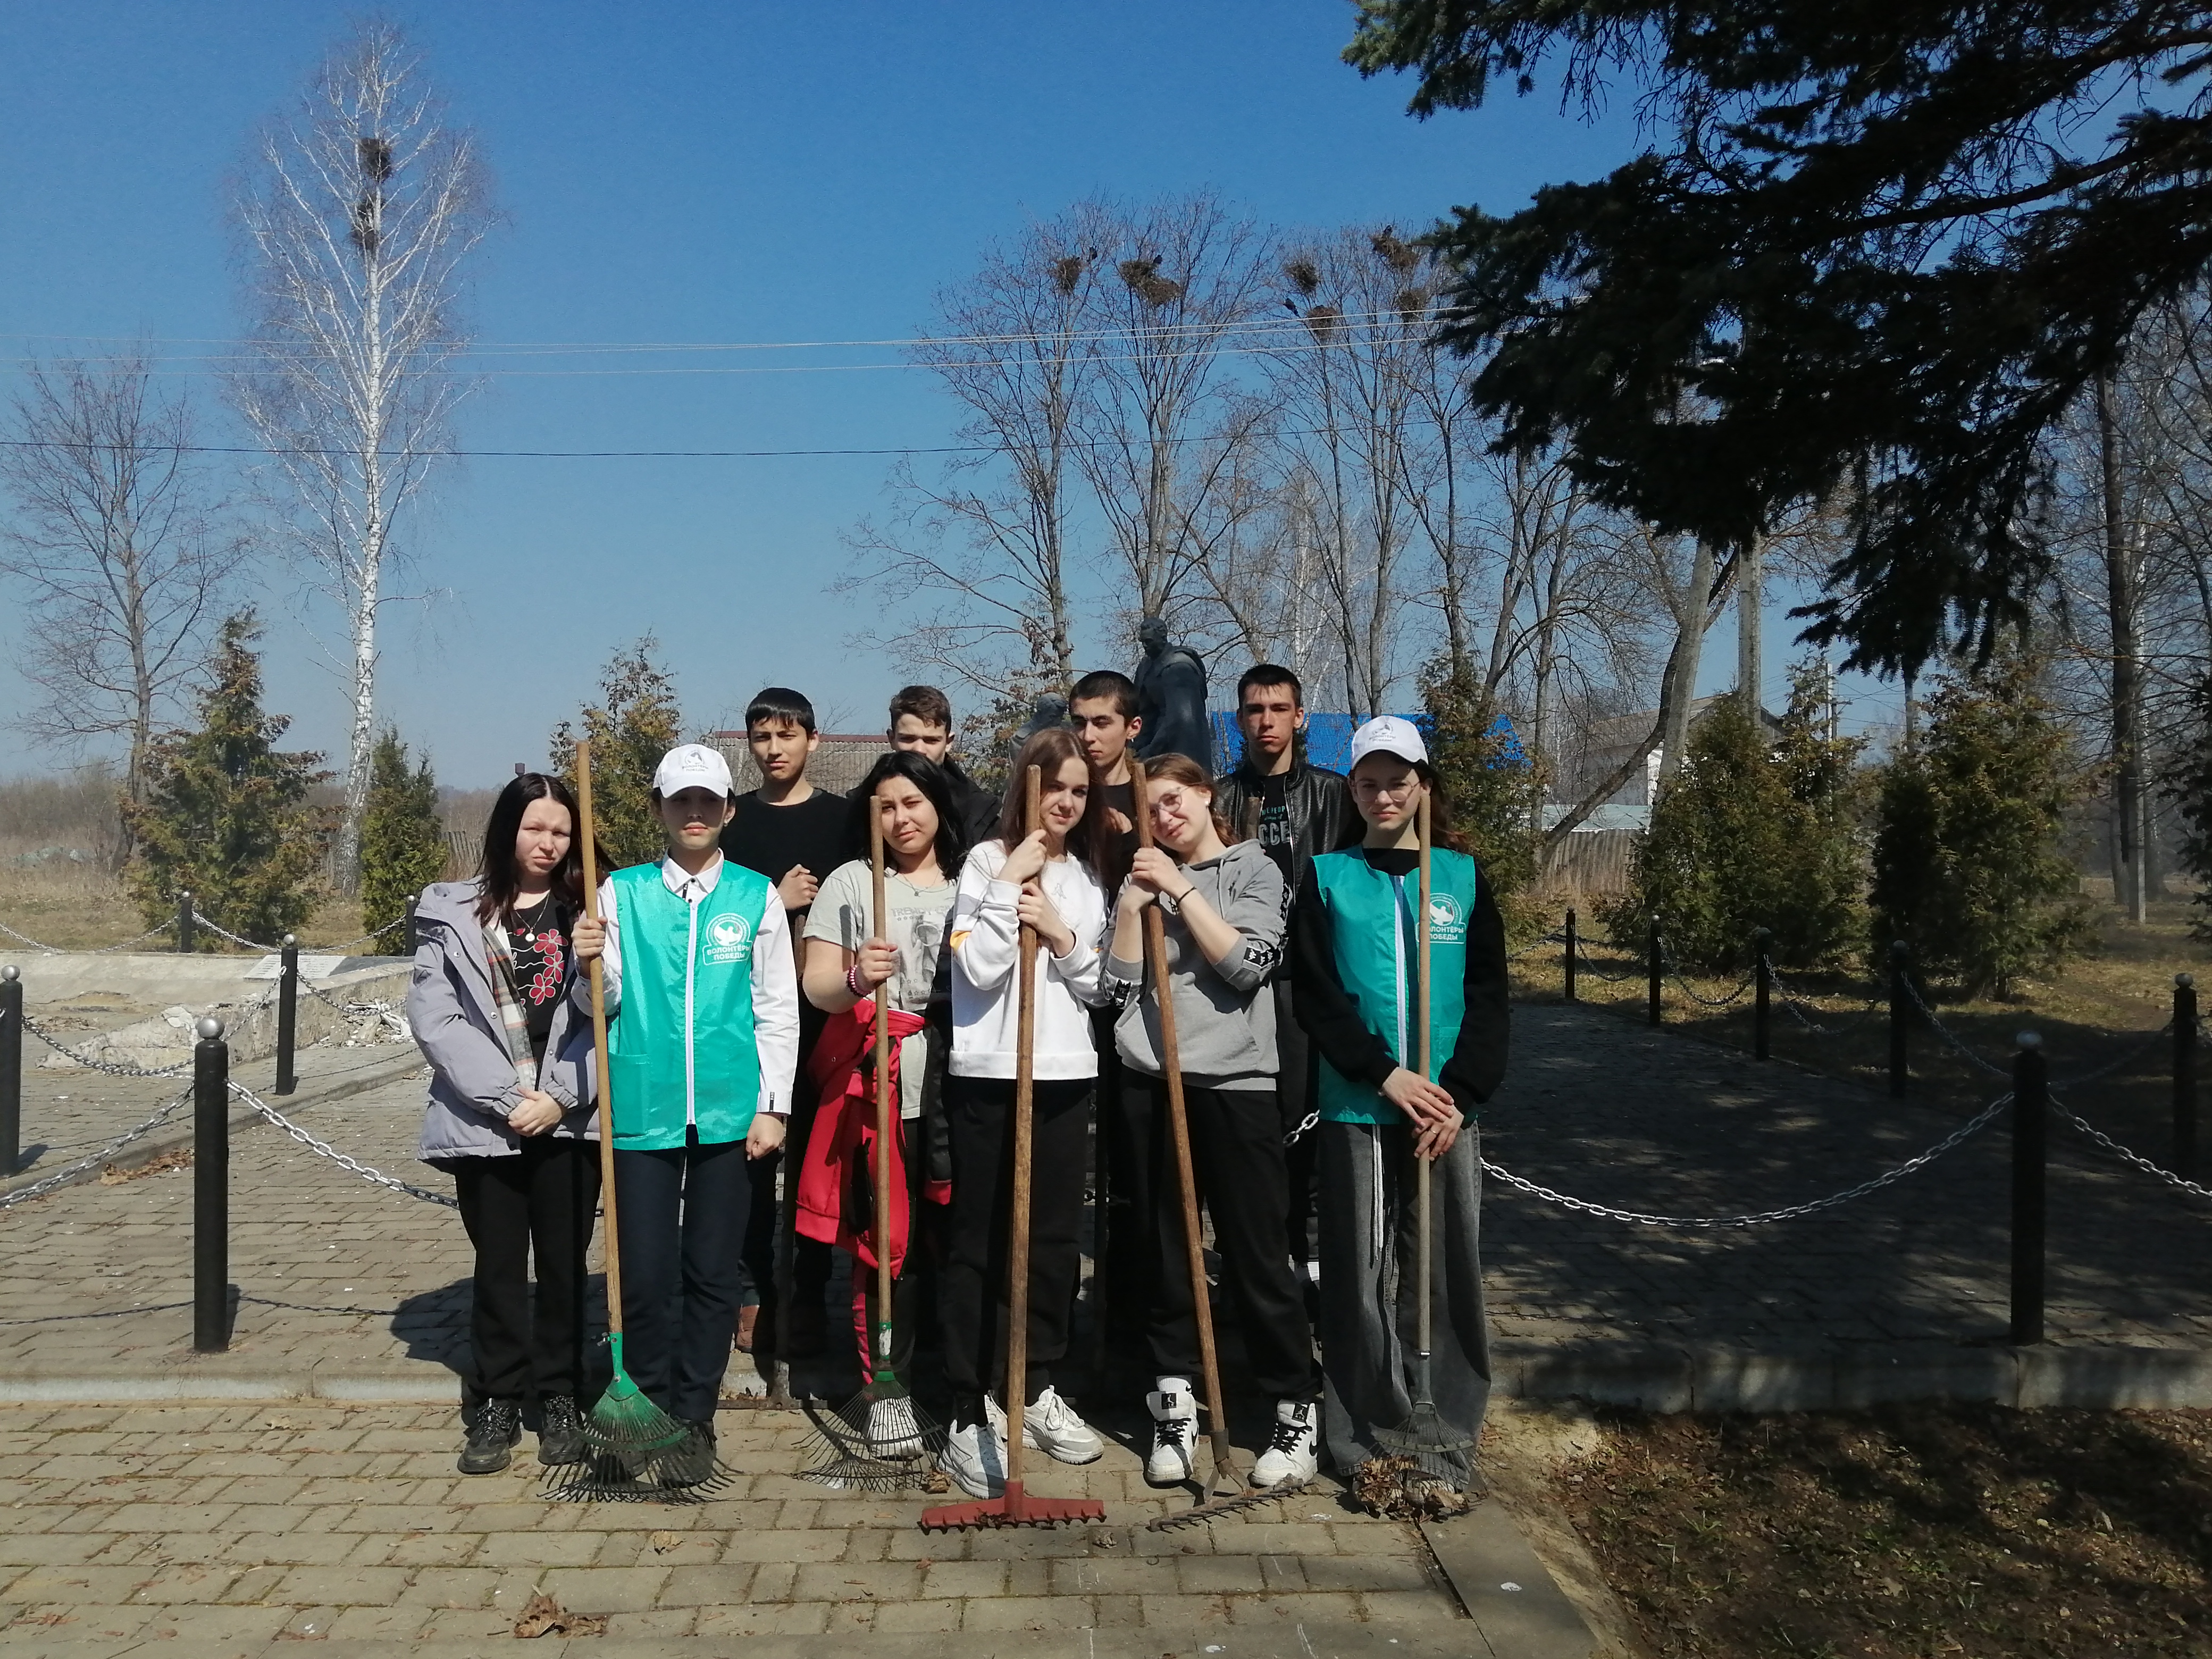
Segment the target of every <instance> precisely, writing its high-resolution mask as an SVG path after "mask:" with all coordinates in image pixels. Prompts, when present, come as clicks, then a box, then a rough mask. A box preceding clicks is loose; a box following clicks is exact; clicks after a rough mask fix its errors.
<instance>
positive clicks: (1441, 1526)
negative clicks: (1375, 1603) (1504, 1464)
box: [1421, 1502, 1596, 1659]
mask: <svg viewBox="0 0 2212 1659" xmlns="http://www.w3.org/2000/svg"><path fill="white" fill-rule="evenodd" d="M1421 1534H1422V1536H1423V1537H1425V1538H1426V1539H1427V1540H1428V1541H1429V1548H1430V1549H1431V1551H1433V1552H1434V1553H1435V1554H1436V1558H1437V1565H1438V1566H1440V1567H1442V1568H1443V1571H1444V1576H1445V1577H1447V1578H1449V1580H1450V1581H1451V1586H1452V1589H1453V1590H1454V1591H1455V1593H1456V1594H1457V1595H1458V1596H1459V1599H1460V1605H1461V1606H1462V1607H1465V1608H1466V1609H1467V1611H1468V1616H1469V1617H1470V1618H1472V1619H1473V1620H1474V1623H1475V1626H1476V1628H1477V1629H1478V1630H1480V1632H1482V1636H1483V1638H1484V1639H1485V1640H1486V1642H1487V1643H1488V1644H1489V1647H1490V1650H1491V1652H1492V1653H1493V1654H1495V1655H1497V1656H1498V1659H1587V1656H1588V1655H1589V1652H1590V1650H1591V1649H1592V1648H1593V1647H1595V1645H1596V1642H1595V1638H1593V1637H1592V1636H1591V1634H1590V1631H1589V1626H1587V1625H1585V1624H1584V1623H1583V1616H1582V1614H1581V1613H1577V1611H1576V1610H1575V1605H1574V1603H1573V1602H1571V1601H1568V1600H1567V1598H1566V1596H1565V1594H1564V1593H1563V1592H1562V1591H1561V1590H1560V1589H1559V1586H1558V1585H1557V1584H1555V1583H1553V1582H1552V1575H1551V1574H1550V1573H1549V1572H1547V1571H1545V1568H1544V1564H1543V1563H1542V1562H1541V1561H1539V1560H1538V1559H1536V1553H1535V1552H1534V1550H1532V1549H1530V1548H1529V1547H1528V1540H1527V1539H1525V1538H1523V1537H1522V1535H1521V1529H1520V1528H1518V1527H1516V1525H1514V1523H1513V1517H1512V1516H1510V1515H1508V1514H1507V1513H1506V1512H1505V1510H1504V1508H1503V1507H1502V1506H1501V1505H1499V1504H1497V1503H1494V1502H1492V1503H1486V1504H1476V1505H1475V1506H1474V1509H1473V1510H1470V1511H1469V1512H1468V1513H1467V1514H1466V1515H1463V1516H1460V1517H1459V1518H1458V1519H1456V1520H1452V1521H1441V1522H1437V1521H1425V1522H1422V1523H1421ZM1478 1651H1479V1650H1478Z"/></svg>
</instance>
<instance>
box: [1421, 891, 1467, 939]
mask: <svg viewBox="0 0 2212 1659" xmlns="http://www.w3.org/2000/svg"><path fill="white" fill-rule="evenodd" d="M1466 937H1467V918H1466V917H1465V916H1463V915H1461V914H1460V908H1459V901H1458V900H1457V899H1456V898H1455V897H1453V896H1451V895H1450V894H1449V893H1431V894H1430V895H1429V938H1430V939H1431V941H1433V942H1434V943H1436V944H1439V945H1456V944H1458V943H1459V942H1460V941H1461V940H1462V939H1465V938H1466Z"/></svg>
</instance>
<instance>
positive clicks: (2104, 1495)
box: [1554, 1405, 2212, 1659]
mask: <svg viewBox="0 0 2212 1659" xmlns="http://www.w3.org/2000/svg"><path fill="white" fill-rule="evenodd" d="M1554 1490H1555V1492H1557V1494H1558V1496H1559V1498H1561V1500H1562V1501H1563V1502H1564V1503H1565V1506H1566V1509H1567V1510H1568V1513H1569V1514H1570V1516H1571V1517H1572V1519H1573V1521H1574V1523H1575V1526H1576V1528H1577V1530H1578V1531H1579V1532H1580V1533H1581V1534H1582V1535H1583V1539H1584V1540H1585V1541H1587V1543H1588V1544H1589V1548H1590V1550H1591V1552H1592V1553H1593V1554H1594V1555H1595V1557H1596V1559H1597V1561H1598V1564H1599V1565H1600V1568H1601V1571H1603V1573H1604V1576H1605V1577H1606V1579H1607V1582H1608V1583H1609V1584H1610V1585H1611V1587H1612V1588H1613V1591H1614V1592H1615V1594H1616V1595H1618V1596H1619V1597H1620V1601H1622V1603H1623V1604H1624V1605H1625V1607H1626V1609H1627V1611H1628V1613H1629V1616H1630V1617H1631V1619H1632V1620H1633V1621H1634V1623H1635V1624H1636V1626H1637V1627H1638V1635H1639V1636H1640V1637H1641V1638H1642V1641H1643V1643H1644V1646H1645V1647H1646V1648H1647V1649H1648V1650H1650V1652H1651V1653H1653V1654H1656V1655H1658V1656H1661V1659H1754V1656H1757V1659H1765V1656H1770V1655H1820V1656H1831V1659H1844V1656H1851V1659H1937V1656H1950V1655H1957V1656H1962V1659H2027V1656H2037V1659H2060V1656H2065V1659H2072V1656H2084V1659H2086V1656H2091V1655H2099V1656H2101V1655H2106V1654H2128V1655H2135V1654H2144V1655H2152V1654H2160V1655H2168V1654H2170V1655H2181V1654H2199V1655H2201V1654H2203V1653H2206V1652H2208V1651H2212V1518H2208V1517H2212V1413H2203V1412H2090V1411H2029V1412H2020V1411H2010V1410H2007V1409H2004V1408H2002V1407H1995V1406H1956V1405H1954V1406H1894V1407H1883V1408H1881V1409H1878V1410H1875V1411H1873V1412H1869V1413H1803V1414H1799V1415H1792V1416H1780V1417H1761V1418H1747V1417H1733V1418H1712V1417H1688V1416H1682V1417H1643V1416H1636V1415H1629V1414H1609V1415H1607V1416H1604V1417H1603V1418H1601V1432H1600V1437H1599V1443H1598V1445H1597V1446H1596V1448H1595V1449H1594V1450H1592V1451H1591V1452H1589V1454H1587V1455H1584V1456H1583V1457H1582V1458H1580V1459H1578V1460H1577V1461H1575V1462H1571V1463H1570V1464H1568V1465H1567V1466H1566V1467H1565V1468H1564V1469H1563V1470H1561V1471H1560V1472H1559V1474H1558V1475H1557V1477H1556V1478H1555V1484H1554Z"/></svg>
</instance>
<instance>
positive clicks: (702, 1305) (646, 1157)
mask: <svg viewBox="0 0 2212 1659" xmlns="http://www.w3.org/2000/svg"><path fill="white" fill-rule="evenodd" d="M615 1196H616V1200H617V1203H616V1206H615V1212H616V1220H617V1232H618V1235H619V1237H620V1238H621V1241H622V1281H623V1285H622V1289H623V1324H624V1325H625V1326H626V1327H628V1330H627V1332H626V1334H624V1336H623V1364H624V1365H625V1367H626V1368H627V1369H628V1370H629V1374H630V1378H631V1380H632V1381H633V1382H635V1383H636V1384H637V1386H638V1387H639V1388H640V1389H641V1390H643V1391H644V1393H645V1395H646V1396H647V1398H648V1399H650V1400H651V1401H653V1404H654V1405H656V1406H658V1407H660V1408H661V1409H662V1410H663V1411H665V1412H667V1413H669V1414H670V1415H671V1416H674V1417H680V1418H682V1419H684V1420H685V1421H686V1422H690V1423H711V1422H712V1421H714V1402H715V1401H717V1400H718V1399H720V1397H721V1392H722V1373H723V1372H724V1371H725V1370H727V1369H728V1367H729V1363H730V1330H731V1328H732V1325H734V1324H735V1322H736V1321H737V1313H738V1297H739V1295H740V1294H741V1293H742V1290H743V1279H742V1278H741V1277H740V1268H739V1267H738V1253H739V1250H740V1249H741V1248H742V1246H743V1244H744V1236H745V1216H746V1213H747V1212H748V1210H749V1209H750V1206H751V1202H752V1184H751V1182H750V1181H748V1180H747V1179H746V1171H745V1143H744V1141H742V1140H720V1141H710V1142H708V1143H707V1144H705V1145H703V1146H702V1144H701V1143H700V1140H699V1132H698V1130H696V1128H695V1129H693V1130H691V1131H690V1139H689V1140H688V1142H687V1144H685V1145H684V1146H675V1147H671V1148H669V1149H668V1150H666V1151H665V1152H620V1151H617V1152H616V1153H615Z"/></svg>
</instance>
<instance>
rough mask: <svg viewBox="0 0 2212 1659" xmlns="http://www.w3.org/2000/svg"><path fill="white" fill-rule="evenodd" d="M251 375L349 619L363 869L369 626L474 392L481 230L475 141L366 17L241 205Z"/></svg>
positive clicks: (349, 766) (245, 382) (385, 32)
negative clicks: (473, 294)
mask: <svg viewBox="0 0 2212 1659" xmlns="http://www.w3.org/2000/svg"><path fill="white" fill-rule="evenodd" d="M236 217H237V222H238V224H239V227H240V230H241V232H242V234H243V237H244V242H245V251H246V270H247V279H246V280H247V291H248V296H249V304H250V306H251V307H252V311H253V313H254V316H255V339H254V342H253V349H254V355H255V357H256V362H255V366H254V368H252V370H251V371H250V372H248V373H246V374H241V375H240V376H239V377H238V378H237V379H236V380H234V382H233V395H234V401H235V403H236V404H237V406H238V409H239V411H240V413H241V414H242V415H243V416H245V418H246V422H248V424H249V425H251V427H252V429H253V430H254V432H255V433H256V434H257V435H258V436H259V438H260V440H261V441H262V443H263V444H264V445H265V446H266V447H268V448H269V449H270V451H272V452H273V453H274V455H275V461H276V472H277V473H278V474H279V475H280V476H281V477H282V478H283V480H284V482H285V483H286V484H287V485H288V486H289V492H288V493H289V504H290V507H292V509H293V511H292V512H291V513H290V515H289V518H290V523H291V525H292V526H293V528H294V530H295V532H296V536H295V544H296V548H297V550H298V552H299V554H300V555H301V561H302V563H303V565H304V567H305V568H306V569H307V572H308V573H309V574H310V578H311V580H313V583H314V585H315V586H317V587H318V588H319V590H320V591H321V592H323V593H325V595H327V596H328V597H329V599H331V601H332V602H333V603H335V604H336V605H337V606H338V607H339V609H340V611H342V613H343V617H344V621H345V630H346V646H347V655H346V659H345V662H344V665H343V677H344V679H345V682H346V684H347V689H348V691H349V696H350V702H351V721H350V729H349V734H348V744H347V755H346V769H345V811H344V817H343V822H342V824H341V826H340V829H339V835H338V845H337V865H338V869H339V872H340V876H341V879H342V880H343V881H345V882H346V883H348V884H350V883H351V882H352V881H353V880H354V879H355V878H356V867H357V865H358V860H359V854H360V846H361V820H362V812H363V811H364V810H365V809H366V806H367V804H368V781H369V761H370V755H371V750H372V749H373V748H374V741H375V723H376V661H377V623H378V619H379V614H380V611H381V610H382V608H383V607H384V606H385V605H387V604H390V603H392V601H393V600H394V599H398V598H399V597H401V596H399V595H396V594H393V593H392V592H389V591H388V589H387V585H388V582H389V580H390V578H391V575H392V571H393V569H394V568H395V566H396V564H397V563H398V561H399V559H400V556H401V552H402V548H401V545H400V544H399V543H398V542H397V541H396V540H395V539H394V532H395V528H396V526H397V525H398V522H399V520H400V519H401V517H402V515H403V513H404V511H405V509H406V507H407V506H408V504H409V502H410V501H411V500H412V499H413V498H414V497H415V496H416V495H417V494H418V493H419V492H420V491H421V489H422V486H423V484H424V482H425V480H426V478H427V477H428V474H429V471H430V470H431V468H432V466H433V465H434V464H435V461H436V460H437V459H439V454H440V452H441V450H443V449H445V448H447V447H448V444H449V440H448V428H447V420H448V417H449V416H451V414H452V412H453V407H454V404H456V403H457V402H458V401H459V399H460V398H462V397H463V396H465V394H466V392H467V391H468V390H469V383H468V382H467V381H466V380H463V379H461V378H459V377H458V376H457V375H455V374H453V373H452V372H451V360H452V358H453V355H454V354H455V353H456V352H457V351H458V350H459V349H462V347H463V346H464V345H465V341H464V339H463V337H462V334H461V323H460V319H459V314H458V313H459V301H460V300H461V297H462V291H463V289H462V275H461V272H462V266H463V263H464V261H465V259H466V258H467V257H468V255H469V253H470V252H471V250H472V249H473V248H474V247H475V246H477V243H478V242H479V241H480V240H483V235H484V234H485V232H486V231H487V230H488V229H489V227H490V224H491V222H492V218H493V215H492V210H491V209H490V206H489V201H488V198H487V194H486V179H485V177H484V173H483V167H482V166H481V165H480V163H479V161H478V160H477V147H476V141H475V138H474V137H473V136H472V135H471V133H469V132H468V131H465V130H464V129H461V128H458V127H455V126H453V125H451V124H450V123H449V122H448V121H447V118H446V115H445V112H444V111H443V109H442V108H441V106H440V105H439V104H438V103H437V101H436V100H435V99H434V98H433V96H432V95H431V94H430V91H429V89H428V86H427V84H426V82H425V78H424V76H423V72H422V63H421V60H420V58H418V57H417V56H416V53H415V52H414V51H413V50H412V49H411V48H410V46H408V44H407V42H406V40H404V37H403V36H402V35H401V34H400V33H399V32H398V30H397V29H395V28H393V27H391V26H390V25H388V24H385V23H380V22H373V23H370V24H368V25H366V26H365V27H362V29H361V30H360V31H359V32H358V33H356V34H354V35H353V36H352V37H351V38H349V40H346V41H345V42H343V44H342V45H341V46H339V47H338V48H337V50H336V51H335V52H332V53H331V56H330V58H328V59H327V60H325V63H324V64H323V65H322V67H321V69H320V70H319V71H318V72H317V74H316V76H315V77H314V80H313V82H312V83H311V84H310V86H309V87H308V88H307V93H306V94H305V95H304V97H303V98H302V99H301V103H300V106H299V107H298V108H297V109H296V110H295V112H293V113H292V114H291V115H290V116H289V117H286V118H280V119H278V120H277V121H276V122H275V123H273V124H272V125H271V126H270V128H269V129H268V131H266V132H265V133H264V135H263V136H262V137H261V139H260V141H259V143H258V146H257V151H256V154H255V156H254V163H253V166H252V170H251V173H250V175H249V177H248V179H246V183H245V184H244V185H243V186H242V188H241V189H240V192H239V195H238V197H237V201H236Z"/></svg>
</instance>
